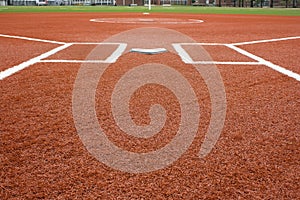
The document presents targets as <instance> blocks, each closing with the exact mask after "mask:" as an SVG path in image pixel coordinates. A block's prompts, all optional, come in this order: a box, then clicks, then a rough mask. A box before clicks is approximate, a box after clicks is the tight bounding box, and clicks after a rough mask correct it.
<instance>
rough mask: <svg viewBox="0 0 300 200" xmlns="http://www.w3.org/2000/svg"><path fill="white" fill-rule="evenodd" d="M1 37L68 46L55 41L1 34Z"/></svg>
mask: <svg viewBox="0 0 300 200" xmlns="http://www.w3.org/2000/svg"><path fill="white" fill-rule="evenodd" d="M0 37H5V38H13V39H21V40H29V41H35V42H44V43H52V44H66V42H58V41H53V40H43V39H37V38H30V37H23V36H15V35H5V34H0Z"/></svg>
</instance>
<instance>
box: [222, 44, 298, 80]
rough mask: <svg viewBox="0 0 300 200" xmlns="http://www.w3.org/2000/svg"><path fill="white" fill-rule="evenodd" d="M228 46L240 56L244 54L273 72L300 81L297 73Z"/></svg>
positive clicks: (229, 45)
mask: <svg viewBox="0 0 300 200" xmlns="http://www.w3.org/2000/svg"><path fill="white" fill-rule="evenodd" d="M226 46H227V47H229V48H231V49H233V50H235V51H237V52H239V53H240V54H243V55H245V56H247V57H249V58H252V59H253V60H256V61H258V62H259V63H262V64H263V65H265V66H267V67H269V68H271V69H273V70H275V71H277V72H280V73H282V74H284V75H287V76H289V77H291V78H294V79H296V80H297V81H300V75H299V74H297V73H295V72H293V71H290V70H288V69H285V68H283V67H281V66H279V65H275V64H273V63H271V62H269V61H267V60H265V59H263V58H261V57H258V56H256V55H254V54H252V53H249V52H248V51H245V50H243V49H241V48H239V47H236V46H234V45H232V44H228V45H226Z"/></svg>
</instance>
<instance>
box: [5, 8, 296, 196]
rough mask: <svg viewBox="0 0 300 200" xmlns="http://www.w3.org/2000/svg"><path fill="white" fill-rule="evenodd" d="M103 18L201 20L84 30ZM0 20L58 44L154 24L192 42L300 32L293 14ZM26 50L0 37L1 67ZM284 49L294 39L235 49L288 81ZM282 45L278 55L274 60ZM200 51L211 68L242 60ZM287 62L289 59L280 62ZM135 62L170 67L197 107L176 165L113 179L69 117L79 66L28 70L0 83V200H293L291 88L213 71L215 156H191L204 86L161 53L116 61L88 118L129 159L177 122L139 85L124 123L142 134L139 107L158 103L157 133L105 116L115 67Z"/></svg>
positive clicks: (170, 105)
mask: <svg viewBox="0 0 300 200" xmlns="http://www.w3.org/2000/svg"><path fill="white" fill-rule="evenodd" d="M104 17H109V18H118V17H123V18H126V17H131V18H132V17H153V18H159V17H162V18H182V19H202V20H204V21H205V22H204V23H202V24H197V25H195V24H192V25H191V24H180V25H178V24H177V25H161V24H160V25H153V24H152V25H145V24H143V25H141V24H140V25H139V24H114V25H111V24H107V23H93V22H89V20H90V19H92V18H104ZM0 23H1V27H0V34H7V35H19V36H26V37H32V38H40V39H48V40H55V41H62V42H101V41H103V40H105V39H107V38H108V37H110V36H111V35H113V34H117V33H120V32H123V31H126V30H131V29H133V28H138V27H156V26H157V27H165V28H169V29H174V30H176V31H179V32H181V33H183V34H186V35H188V36H190V37H192V38H193V39H194V40H195V41H197V42H210V43H212V42H216V43H233V42H245V41H254V40H263V39H274V38H282V37H291V36H299V35H300V26H299V23H300V18H299V17H278V16H250V15H179V14H172V15H170V14H150V15H149V16H143V15H142V14H109V13H107V14H103V13H101V14H98V13H94V14H82V13H77V14H76V13H75V14H40V13H39V14H1V18H0ZM15 43H16V44H15ZM31 43H32V42H31ZM31 43H30V42H29V43H28V42H26V41H23V40H16V39H5V38H0V49H1V54H2V55H5V57H6V58H11V59H13V60H14V61H11V59H3V58H1V59H0V61H1V65H0V66H1V70H3V69H7V68H9V67H12V66H14V65H16V64H19V63H22V62H24V59H26V58H27V57H28V53H27V52H28V44H30V47H29V48H31ZM295 43H299V39H298V40H293V41H284V42H274V43H261V44H254V45H242V46H239V47H240V48H243V49H246V50H248V51H249V52H251V53H252V54H255V55H258V56H261V57H262V58H264V59H266V60H268V61H271V62H273V63H275V64H277V65H280V66H282V67H285V68H286V69H289V70H292V71H294V72H296V73H299V68H300V66H299V63H300V56H299V45H295ZM3 44H4V46H5V48H3ZM23 44H24V46H23V47H22V45H23ZM35 44H36V42H34V43H32V48H31V49H30V51H29V52H31V51H33V50H34V52H35V53H32V57H34V56H36V55H40V54H41V53H43V52H45V51H48V48H49V46H47V45H48V44H44V43H41V46H40V48H39V46H35ZM43 45H44V46H43ZM13 46H15V47H16V48H15V50H14V49H13ZM25 47H26V48H25ZM283 47H284V50H283V51H279V50H278V51H275V49H282V48H283ZM6 48H7V50H6ZM53 48H54V47H53ZM78 48H79V49H78ZM90 49H92V46H91V45H87V46H83V47H82V49H81V50H80V47H78V46H72V47H70V48H68V49H65V50H63V51H61V52H60V53H59V54H55V55H53V56H52V57H50V58H51V59H75V58H77V59H83V58H84V57H85V56H86V55H88V53H89V51H90ZM290 49H294V51H293V50H290ZM297 49H298V50H297ZM207 51H208V52H209V53H210V55H211V57H212V58H213V59H214V60H217V61H247V62H248V61H253V60H251V59H249V58H247V57H245V56H242V55H240V54H238V53H236V52H232V50H230V49H228V48H226V47H223V46H221V47H218V46H213V47H208V48H207ZM17 53H18V55H16V54H17ZM290 54H291V55H292V57H293V59H290V60H289V59H286V58H288V57H289V55H290ZM84 55H85V56H84ZM50 58H49V59H50ZM144 62H161V63H165V64H168V65H169V66H172V67H173V68H174V69H176V70H177V71H178V72H180V74H182V75H183V76H184V77H185V78H186V79H187V80H188V81H189V83H190V85H191V86H192V88H193V89H194V92H195V94H196V96H197V98H198V103H199V106H200V111H201V117H200V122H199V129H198V132H197V134H196V137H195V139H194V141H193V143H192V144H191V146H190V147H189V148H188V150H187V151H186V152H185V153H184V154H183V155H182V156H181V157H180V159H178V160H177V161H175V162H174V163H172V164H171V165H170V166H168V167H167V168H164V169H161V170H158V171H153V172H148V173H141V174H134V173H127V172H122V171H118V170H115V169H112V168H110V167H109V166H106V165H105V164H103V163H101V162H99V161H98V160H97V159H96V158H94V157H93V156H92V155H91V154H90V153H89V152H88V151H87V150H86V148H85V146H84V145H83V143H82V141H81V140H80V138H79V136H78V134H77V131H76V128H75V124H74V120H73V115H72V92H73V87H74V82H75V79H76V76H77V73H78V70H79V68H80V66H81V65H80V64H78V63H37V64H34V65H32V66H30V67H29V68H27V69H25V70H23V71H21V72H18V73H16V74H14V75H12V76H10V77H7V78H5V79H4V80H1V82H0V90H1V96H0V102H1V103H0V113H1V114H0V131H1V132H0V199H38V198H41V199H96V198H98V199H297V198H299V193H300V189H299V188H300V184H299V183H300V141H299V140H300V137H299V133H300V124H299V119H300V82H299V81H297V80H295V79H293V78H290V77H288V76H286V75H283V74H281V73H279V72H276V71H274V70H272V69H270V68H268V67H266V66H264V65H218V66H217V67H218V69H219V71H220V74H221V76H222V78H223V82H224V86H225V90H226V100H227V112H226V120H225V124H224V127H223V130H222V133H221V135H220V138H219V140H218V142H217V143H216V145H215V147H214V148H213V150H212V151H211V152H210V154H208V156H206V157H205V158H201V159H200V158H199V157H198V152H199V150H200V145H201V143H202V142H203V140H204V136H205V133H206V132H207V128H208V124H209V121H210V115H211V103H210V98H209V94H208V89H207V87H206V85H205V83H204V81H203V79H202V77H201V76H200V74H199V73H197V72H196V71H195V69H194V68H193V67H191V66H190V65H186V64H183V63H182V62H181V61H180V58H179V57H178V56H177V55H175V54H172V53H170V52H168V53H166V54H158V55H140V54H136V53H129V54H126V55H123V56H121V57H120V60H118V62H117V63H114V64H112V65H111V68H109V70H107V71H106V72H105V73H104V74H103V77H102V79H101V80H100V83H99V85H98V88H97V92H96V99H97V104H96V112H97V117H98V121H99V124H100V125H101V126H102V127H103V129H104V130H106V131H107V136H108V138H109V139H110V140H111V141H113V142H114V143H115V144H116V145H118V146H119V147H121V148H123V149H126V150H128V151H132V152H147V151H153V150H156V149H159V148H161V147H162V146H164V145H166V144H167V143H168V142H169V141H170V140H171V139H172V138H173V137H174V135H175V134H176V133H174V130H176V129H178V126H179V119H180V116H181V113H180V108H179V103H178V100H177V99H176V98H175V97H174V95H173V94H172V92H170V91H169V90H167V89H166V88H164V87H161V86H158V85H147V86H145V87H143V88H140V89H139V90H138V91H137V92H136V93H134V95H133V97H132V99H131V101H130V114H131V116H132V118H133V120H134V122H135V123H137V124H140V125H145V124H148V123H149V116H148V113H147V110H148V109H149V106H150V105H152V104H157V103H158V104H161V105H162V106H163V107H165V109H166V111H167V120H166V124H165V127H164V129H163V130H162V131H161V132H160V133H159V134H158V135H155V136H154V137H152V138H149V139H148V140H146V139H137V138H133V137H132V136H128V135H126V134H124V133H122V132H121V131H120V130H118V127H117V126H116V124H115V123H114V120H113V119H112V118H111V111H110V108H109V98H110V97H109V94H110V93H111V90H112V89H113V87H114V85H113V84H115V83H116V81H117V80H118V79H119V78H120V77H121V76H122V75H123V74H124V73H125V72H126V71H127V70H129V69H130V68H132V67H134V66H136V65H140V64H142V63H144ZM101 102H104V103H101Z"/></svg>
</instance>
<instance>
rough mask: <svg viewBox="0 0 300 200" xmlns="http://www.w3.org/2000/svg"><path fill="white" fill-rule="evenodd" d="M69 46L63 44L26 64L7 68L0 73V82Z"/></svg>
mask: <svg viewBox="0 0 300 200" xmlns="http://www.w3.org/2000/svg"><path fill="white" fill-rule="evenodd" d="M69 46H71V44H64V45H62V46H59V47H57V48H55V49H52V50H50V51H48V52H46V53H43V54H41V55H39V56H37V57H34V58H32V59H30V60H28V61H26V62H23V63H21V64H19V65H16V66H14V67H11V68H8V69H6V70H4V71H1V72H0V80H3V79H5V78H7V77H9V76H11V75H13V74H15V73H17V72H19V71H21V70H23V69H25V68H27V67H29V66H30V65H33V64H36V63H38V62H40V61H41V60H42V59H44V58H47V57H49V56H51V55H53V54H55V53H57V52H59V51H61V50H63V49H65V48H67V47H69Z"/></svg>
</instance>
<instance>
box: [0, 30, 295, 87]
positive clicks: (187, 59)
mask: <svg viewBox="0 0 300 200" xmlns="http://www.w3.org/2000/svg"><path fill="white" fill-rule="evenodd" d="M0 37H4V38H12V39H19V40H27V41H34V42H42V43H49V44H58V45H61V46H59V47H56V48H54V49H52V50H50V51H48V52H45V53H43V54H41V55H39V56H36V57H34V58H31V59H29V60H27V61H25V62H22V63H21V64H18V65H15V66H13V67H10V68H8V69H6V70H4V71H1V72H0V80H3V79H5V78H7V77H9V76H12V75H13V74H15V73H17V72H20V71H22V70H24V69H26V68H27V67H29V66H31V65H34V64H36V63H108V64H109V63H114V62H116V61H117V60H118V58H119V57H120V56H121V55H122V54H123V53H124V52H125V50H126V47H127V44H125V43H101V42H99V43H97V42H61V41H54V40H46V39H38V38H30V37H23V36H15V35H6V34H0ZM295 39H300V36H294V37H285V38H276V39H269V40H257V41H248V42H239V43H231V44H222V43H175V44H172V46H173V48H174V49H175V51H176V52H177V54H178V55H179V56H180V58H181V60H182V61H183V62H184V63H187V64H203V65H210V64H217V65H263V66H267V67H269V68H271V69H272V70H275V71H277V72H279V73H281V74H284V75H286V76H289V77H291V78H293V79H295V80H297V81H300V75H299V74H297V73H295V72H293V71H290V70H288V69H285V68H283V67H281V66H279V65H275V64H273V63H272V62H270V61H267V60H265V59H263V58H261V57H259V56H256V55H254V54H252V53H250V52H247V51H246V50H243V49H241V48H240V47H237V46H242V45H248V44H259V43H268V42H278V41H285V40H295ZM72 45H118V47H117V48H116V49H115V51H114V52H112V54H111V55H110V56H108V57H107V58H106V59H105V60H55V59H53V60H50V59H49V60H47V59H46V58H48V57H50V56H52V55H54V54H56V53H58V52H60V51H62V50H64V49H66V48H68V47H70V46H72ZM183 45H202V46H205V45H209V46H226V47H228V48H230V49H232V50H234V51H236V52H238V53H239V54H242V55H244V56H247V57H249V58H251V59H252V60H254V62H233V61H228V62H226V61H225V62H220V61H201V60H200V61H194V60H193V59H192V58H191V56H190V55H189V54H188V53H187V51H186V50H185V49H184V48H183V47H182V46H183ZM131 51H132V52H141V53H147V54H155V53H161V52H164V51H165V50H164V48H157V49H139V48H134V49H131Z"/></svg>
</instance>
